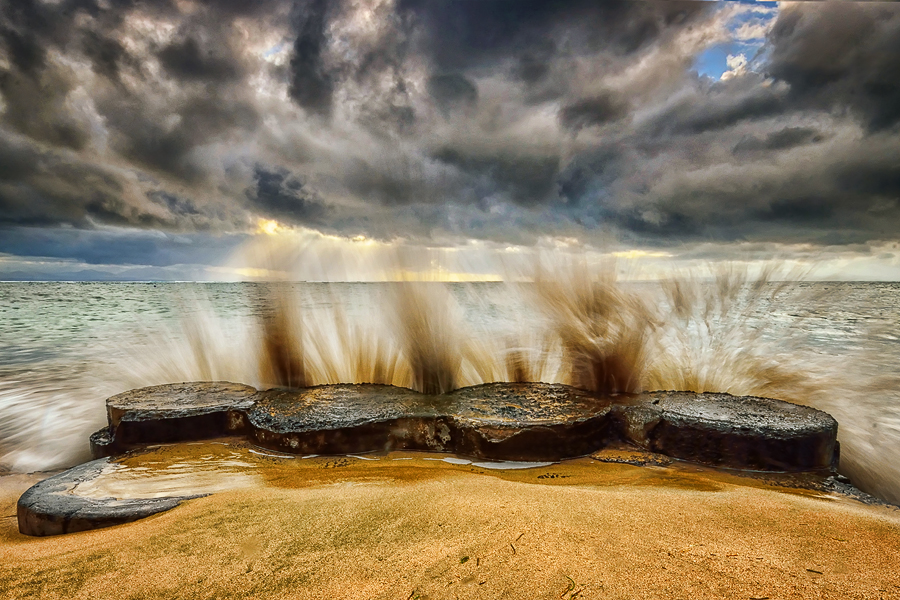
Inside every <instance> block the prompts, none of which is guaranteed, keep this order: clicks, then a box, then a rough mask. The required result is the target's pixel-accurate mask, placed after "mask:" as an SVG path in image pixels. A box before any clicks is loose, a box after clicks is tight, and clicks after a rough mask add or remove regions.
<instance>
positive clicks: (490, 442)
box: [448, 383, 614, 461]
mask: <svg viewBox="0 0 900 600" xmlns="http://www.w3.org/2000/svg"><path fill="white" fill-rule="evenodd" d="M448 396H449V397H451V398H452V399H453V403H454V405H455V412H454V413H453V414H452V415H451V416H450V422H451V424H452V425H453V426H454V429H456V430H458V431H459V433H460V435H458V436H457V442H456V444H455V447H454V449H453V450H452V451H454V452H456V453H458V454H464V455H467V456H476V457H479V458H490V459H496V460H523V461H540V460H561V459H563V458H573V457H576V456H584V455H586V454H590V453H591V452H593V451H594V450H596V449H597V448H599V447H601V446H603V445H604V444H605V443H606V442H607V441H608V440H609V438H610V437H611V436H613V435H614V433H613V432H612V431H611V430H610V425H611V420H610V417H609V414H610V409H611V406H612V402H611V401H610V400H601V399H599V398H597V397H595V396H593V395H591V394H590V393H588V392H586V391H584V390H579V389H577V388H573V387H570V386H567V385H559V384H546V383H488V384H485V385H478V386H473V387H467V388H462V389H459V390H456V391H455V392H453V393H451V394H448Z"/></svg>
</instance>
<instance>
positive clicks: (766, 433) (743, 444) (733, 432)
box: [616, 392, 838, 471]
mask: <svg viewBox="0 0 900 600" xmlns="http://www.w3.org/2000/svg"><path fill="white" fill-rule="evenodd" d="M641 398H642V399H643V400H644V401H645V403H644V404H643V406H638V407H622V408H619V409H618V410H617V411H616V412H617V416H618V420H619V423H620V429H621V431H622V433H623V436H624V438H625V439H626V440H627V441H630V442H632V443H635V444H637V445H638V446H640V447H642V448H645V449H647V450H650V451H652V452H657V453H660V454H664V455H666V456H671V457H673V458H680V459H683V460H689V461H693V462H698V463H703V464H708V465H713V466H722V467H731V468H738V469H754V470H764V471H804V470H811V469H827V468H830V467H832V466H833V463H834V461H835V456H836V451H837V442H836V437H837V427H838V424H837V421H835V420H834V418H832V417H831V415H829V414H828V413H825V412H822V411H820V410H816V409H814V408H809V407H807V406H798V405H796V404H791V403H789V402H783V401H781V400H773V399H771V398H756V397H752V396H731V395H729V394H711V393H703V394H696V393H693V392H651V393H647V394H642V395H641Z"/></svg>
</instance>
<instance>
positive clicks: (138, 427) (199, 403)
mask: <svg viewBox="0 0 900 600" xmlns="http://www.w3.org/2000/svg"><path fill="white" fill-rule="evenodd" d="M257 394H258V392H257V390H256V388H253V387H250V386H248V385H241V384H236V383H228V382H222V381H215V382H194V383H173V384H167V385H158V386H153V387H147V388H141V389H137V390H131V391H128V392H124V393H122V394H118V395H115V396H112V397H111V398H109V399H108V400H107V401H106V411H107V417H108V419H109V427H108V428H106V429H105V430H100V431H98V432H97V433H95V434H94V435H93V436H91V448H92V451H93V452H94V456H109V455H112V454H115V453H117V452H121V451H123V450H127V449H129V448H132V447H134V446H137V445H141V444H147V443H158V442H179V441H188V440H199V439H205V438H212V437H219V436H223V435H229V434H234V433H243V432H244V431H245V430H246V420H245V412H246V410H247V409H249V408H250V407H251V406H253V403H254V400H255V398H256V395H257Z"/></svg>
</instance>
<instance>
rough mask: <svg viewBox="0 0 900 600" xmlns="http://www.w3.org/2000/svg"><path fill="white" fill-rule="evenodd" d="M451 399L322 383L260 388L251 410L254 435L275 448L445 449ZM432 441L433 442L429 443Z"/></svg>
mask: <svg viewBox="0 0 900 600" xmlns="http://www.w3.org/2000/svg"><path fill="white" fill-rule="evenodd" d="M449 408H450V399H449V398H448V397H446V396H429V395H425V394H420V393H418V392H415V391H413V390H409V389H406V388H399V387H395V386H391V385H369V384H364V385H352V384H339V385H323V386H317V387H311V388H305V389H300V390H269V391H266V392H261V393H260V394H259V397H258V398H257V400H256V402H255V404H254V405H253V406H252V407H251V408H250V409H249V410H247V412H246V415H247V421H248V424H249V427H250V438H251V440H253V441H254V442H255V443H257V444H259V445H260V446H262V447H264V448H269V449H271V450H281V451H284V452H293V453H301V454H346V453H360V452H371V451H375V450H392V449H401V448H402V449H417V450H441V451H446V448H444V447H443V446H442V443H443V442H442V441H441V440H442V438H443V437H446V436H444V435H442V434H443V430H444V427H442V426H443V425H445V424H446V421H447V419H446V417H445V416H444V415H446V414H447V410H448V409H449ZM429 443H432V444H433V446H429Z"/></svg>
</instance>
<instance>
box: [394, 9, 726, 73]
mask: <svg viewBox="0 0 900 600" xmlns="http://www.w3.org/2000/svg"><path fill="white" fill-rule="evenodd" d="M399 9H400V11H401V12H409V13H412V14H414V15H415V16H416V18H417V20H418V22H419V23H421V24H422V26H423V27H424V29H425V32H426V36H427V42H426V49H427V51H428V53H429V54H430V56H431V57H432V59H433V61H434V62H435V65H436V66H437V68H438V69H439V70H441V71H455V70H463V69H469V68H478V67H489V66H492V65H495V64H497V63H501V62H503V63H505V62H507V61H509V59H510V58H514V57H517V56H520V53H523V52H524V53H527V52H530V51H531V50H532V49H536V48H544V49H547V48H548V43H547V37H548V36H550V35H552V34H554V33H558V32H560V31H562V32H564V33H565V37H567V38H569V40H570V41H575V42H576V43H578V44H579V45H581V44H583V45H584V48H583V49H584V50H585V51H588V50H589V51H596V50H598V49H599V48H612V49H614V51H615V52H621V53H630V52H635V51H637V50H638V49H640V48H641V47H642V46H645V45H647V44H649V43H651V42H652V41H653V40H655V39H656V38H657V37H658V36H659V35H660V34H661V33H662V32H663V31H664V30H665V28H667V27H669V26H672V25H676V26H682V25H684V24H685V22H687V21H690V20H692V19H694V18H696V17H698V16H699V15H702V14H704V13H706V12H708V11H709V10H711V9H710V7H709V6H707V5H706V4H704V3H702V2H677V1H676V2H631V1H628V0H608V1H605V2H593V1H588V0H584V1H582V0H576V1H572V2H564V3H562V2H546V1H542V0H520V1H516V2H467V1H460V0H402V1H401V2H400V4H399ZM546 54H547V53H546V52H544V58H547V56H546ZM539 60H540V59H537V60H534V59H532V60H531V61H529V60H527V59H526V60H525V61H524V63H520V65H519V69H520V71H519V72H520V73H521V74H522V75H523V76H524V77H523V78H524V79H526V80H528V79H530V80H534V79H538V78H540V75H541V71H542V69H541V67H540V62H539ZM523 66H524V68H523ZM529 67H530V68H529Z"/></svg>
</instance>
